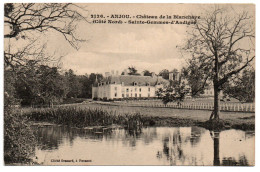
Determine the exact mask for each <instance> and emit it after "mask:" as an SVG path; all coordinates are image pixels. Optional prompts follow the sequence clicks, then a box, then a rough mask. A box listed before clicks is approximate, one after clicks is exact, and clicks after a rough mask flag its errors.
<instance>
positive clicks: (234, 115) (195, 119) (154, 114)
mask: <svg viewBox="0 0 260 172" xmlns="http://www.w3.org/2000/svg"><path fill="white" fill-rule="evenodd" d="M70 106H77V107H79V108H83V109H84V108H91V109H92V108H93V109H95V108H99V109H103V110H106V111H112V112H114V113H121V114H128V113H140V114H141V115H143V116H144V117H147V118H148V117H149V118H151V119H154V120H155V122H156V124H157V125H181V126H183V125H185V126H186V125H195V124H196V123H201V122H205V121H207V120H208V119H209V117H210V114H211V111H207V110H185V109H172V108H145V107H128V106H111V105H100V104H95V103H86V104H77V105H70ZM220 119H222V120H224V121H225V123H227V124H228V125H229V126H230V127H232V128H241V129H244V128H247V126H249V128H250V129H252V128H254V125H255V113H242V112H221V113H220ZM165 121H166V122H165Z"/></svg>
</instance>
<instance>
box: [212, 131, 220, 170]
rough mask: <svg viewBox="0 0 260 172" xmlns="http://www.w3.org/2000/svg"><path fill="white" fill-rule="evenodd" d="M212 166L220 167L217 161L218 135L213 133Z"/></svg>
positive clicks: (218, 160)
mask: <svg viewBox="0 0 260 172" xmlns="http://www.w3.org/2000/svg"><path fill="white" fill-rule="evenodd" d="M213 165H215V166H220V159H219V133H218V132H214V160H213Z"/></svg>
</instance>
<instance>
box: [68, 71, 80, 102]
mask: <svg viewBox="0 0 260 172" xmlns="http://www.w3.org/2000/svg"><path fill="white" fill-rule="evenodd" d="M65 79H66V83H67V86H68V93H67V98H77V97H78V95H80V94H81V90H82V85H81V84H80V83H79V80H78V78H77V76H76V75H75V74H74V72H73V70H72V69H69V71H67V72H65Z"/></svg>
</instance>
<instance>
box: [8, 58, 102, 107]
mask: <svg viewBox="0 0 260 172" xmlns="http://www.w3.org/2000/svg"><path fill="white" fill-rule="evenodd" d="M4 75H5V78H4V79H5V83H4V86H5V103H8V104H13V105H22V106H39V105H48V106H51V105H53V104H61V103H63V102H64V101H66V99H73V98H91V92H92V91H91V87H92V84H94V82H95V80H96V78H97V79H98V80H101V79H102V78H103V76H102V74H95V73H91V74H90V75H87V74H86V75H76V74H75V73H74V71H73V70H71V69H70V70H68V71H65V72H62V71H60V70H59V69H58V68H57V67H49V66H47V65H34V64H33V61H31V62H30V61H29V62H28V63H27V64H26V65H24V66H22V67H21V66H20V67H19V68H16V69H15V70H13V69H11V68H10V69H9V70H5V73H4ZM7 101H8V102H7Z"/></svg>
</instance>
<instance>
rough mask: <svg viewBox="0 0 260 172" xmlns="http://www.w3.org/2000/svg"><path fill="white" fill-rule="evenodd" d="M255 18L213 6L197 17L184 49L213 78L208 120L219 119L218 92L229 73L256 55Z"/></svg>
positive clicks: (243, 66) (236, 71)
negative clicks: (212, 101)
mask: <svg viewBox="0 0 260 172" xmlns="http://www.w3.org/2000/svg"><path fill="white" fill-rule="evenodd" d="M254 37H255V31H254V17H252V16H250V15H249V14H248V12H245V11H244V12H241V13H239V14H238V13H235V12H234V11H233V12H231V11H230V10H228V9H221V8H218V7H215V9H214V10H213V11H208V12H205V15H204V16H202V17H201V19H199V20H196V24H195V25H194V27H193V30H192V31H191V32H190V39H189V40H188V41H187V47H186V48H187V49H186V50H189V51H190V52H191V53H192V56H193V60H194V61H196V63H197V64H198V65H199V67H200V68H201V69H203V70H204V71H205V72H204V75H205V76H204V77H205V78H207V77H208V78H209V79H211V80H212V81H213V85H214V110H213V113H212V114H211V116H210V120H211V119H214V120H215V121H218V120H219V113H220V109H219V93H220V91H221V90H222V89H223V84H225V83H226V82H227V81H228V80H229V79H230V78H231V77H232V76H234V75H235V74H237V73H239V72H240V71H242V70H243V69H245V68H246V67H247V66H248V65H249V64H250V63H251V62H252V61H253V59H254V58H255V55H254Z"/></svg>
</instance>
